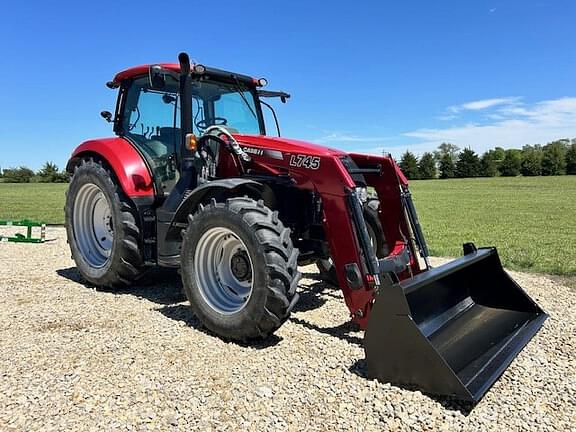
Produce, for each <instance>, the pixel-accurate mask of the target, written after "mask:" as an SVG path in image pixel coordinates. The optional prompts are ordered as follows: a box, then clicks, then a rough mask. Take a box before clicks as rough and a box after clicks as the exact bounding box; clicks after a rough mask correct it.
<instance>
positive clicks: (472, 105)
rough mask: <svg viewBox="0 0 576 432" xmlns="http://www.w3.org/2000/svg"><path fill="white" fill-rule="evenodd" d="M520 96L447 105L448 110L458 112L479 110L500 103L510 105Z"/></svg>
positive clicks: (499, 104)
mask: <svg viewBox="0 0 576 432" xmlns="http://www.w3.org/2000/svg"><path fill="white" fill-rule="evenodd" d="M519 99H520V98H518V97H504V98H493V99H482V100H477V101H472V102H466V103H464V104H462V105H453V106H450V107H448V112H451V113H460V112H462V111H480V110H485V109H488V108H494V107H496V106H501V105H510V104H514V103H516V102H517V101H518V100H519Z"/></svg>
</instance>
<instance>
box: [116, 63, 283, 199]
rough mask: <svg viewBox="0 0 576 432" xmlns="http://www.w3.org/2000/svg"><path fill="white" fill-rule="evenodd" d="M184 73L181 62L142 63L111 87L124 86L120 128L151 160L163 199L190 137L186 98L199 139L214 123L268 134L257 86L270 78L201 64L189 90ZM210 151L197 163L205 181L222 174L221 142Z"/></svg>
mask: <svg viewBox="0 0 576 432" xmlns="http://www.w3.org/2000/svg"><path fill="white" fill-rule="evenodd" d="M178 71H179V65H174V64H169V65H151V66H148V67H146V66H140V67H136V68H132V69H128V70H126V71H123V72H121V73H119V74H118V75H116V77H115V79H114V81H112V82H111V83H109V86H110V87H120V92H119V97H118V103H117V107H116V118H115V120H114V131H115V132H116V134H117V135H119V136H122V137H124V138H126V139H128V140H130V141H131V142H132V143H133V144H134V146H135V147H136V148H137V149H138V150H139V152H140V153H141V154H142V156H143V157H144V158H145V160H146V163H147V164H148V165H149V167H150V169H151V171H152V172H153V173H154V178H155V179H156V188H157V194H158V196H159V198H160V199H161V200H162V199H163V198H165V197H167V196H168V195H169V194H170V192H171V190H172V189H173V188H174V186H175V184H176V183H177V181H178V179H179V177H180V165H181V163H182V159H183V147H182V146H183V144H184V140H185V134H183V133H182V120H181V117H182V104H183V97H185V98H187V99H188V100H187V101H186V102H185V103H188V104H190V105H191V110H190V112H189V113H187V114H186V115H187V116H188V117H189V122H190V128H189V131H188V133H191V134H193V135H194V136H195V137H200V136H201V135H202V134H204V132H205V131H206V130H207V129H208V128H209V127H211V126H220V127H221V128H223V129H225V130H227V131H228V132H229V133H232V134H238V133H241V134H249V135H265V134H266V130H265V125H264V117H263V115H262V108H261V104H260V99H259V96H260V94H259V92H258V90H257V88H258V87H259V86H261V85H263V84H264V83H265V80H262V79H261V80H256V79H252V78H250V77H247V76H243V75H238V74H233V73H231V72H225V71H221V70H217V69H209V68H205V67H204V66H201V65H195V66H194V67H193V68H192V71H193V73H192V79H191V80H190V82H189V84H188V85H187V86H186V88H185V89H184V92H183V91H182V90H183V89H182V88H181V86H180V78H179V75H178V74H177V72H178ZM183 95H184V96H183ZM272 96H278V97H281V98H283V99H284V100H285V98H286V96H288V97H289V95H287V94H286V93H280V92H267V93H264V94H263V95H262V97H272ZM266 105H267V106H269V105H268V104H266ZM274 118H276V117H275V115H274ZM205 152H206V155H205V157H203V158H198V160H196V161H195V162H196V163H195V165H196V166H195V168H196V171H197V172H198V173H199V174H200V178H201V179H202V178H205V177H206V176H209V177H215V176H216V173H215V168H216V166H217V165H218V158H219V155H220V144H219V143H218V142H216V141H214V140H209V142H208V143H207V145H206V147H205ZM203 172H205V174H204V175H202V173H203ZM206 173H207V174H206Z"/></svg>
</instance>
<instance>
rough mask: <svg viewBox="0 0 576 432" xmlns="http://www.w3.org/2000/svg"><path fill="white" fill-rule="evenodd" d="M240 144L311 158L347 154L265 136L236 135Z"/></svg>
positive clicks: (302, 142)
mask: <svg viewBox="0 0 576 432" xmlns="http://www.w3.org/2000/svg"><path fill="white" fill-rule="evenodd" d="M234 137H235V138H236V139H237V140H238V142H239V143H240V144H241V145H243V144H246V145H249V146H253V147H257V148H261V149H263V150H275V151H280V152H282V153H299V154H305V155H309V156H336V157H339V156H345V155H346V154H347V153H345V152H343V151H341V150H337V149H333V148H330V147H324V146H321V145H318V144H312V143H308V142H305V141H297V140H293V139H288V138H280V137H269V136H264V135H243V134H234Z"/></svg>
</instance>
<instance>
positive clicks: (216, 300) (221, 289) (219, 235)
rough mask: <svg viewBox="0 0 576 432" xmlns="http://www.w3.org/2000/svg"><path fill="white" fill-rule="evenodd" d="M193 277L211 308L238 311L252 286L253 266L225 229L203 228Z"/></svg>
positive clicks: (234, 237) (244, 251)
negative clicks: (204, 229) (205, 229)
mask: <svg viewBox="0 0 576 432" xmlns="http://www.w3.org/2000/svg"><path fill="white" fill-rule="evenodd" d="M194 270H195V271H194V277H195V282H196V285H197V286H198V288H199V290H200V294H201V295H202V298H203V299H204V300H205V301H206V303H208V305H209V306H210V307H211V308H212V309H214V310H215V311H217V312H219V313H221V314H223V315H231V314H234V313H237V312H239V311H241V310H242V309H243V308H244V307H245V306H246V304H247V303H248V300H249V299H250V296H251V295H252V288H253V285H254V281H253V279H254V277H253V275H254V267H253V266H252V259H251V258H250V254H249V253H248V250H247V248H246V245H245V244H244V242H243V241H242V240H240V238H239V237H238V236H237V235H236V234H234V232H232V231H231V230H229V229H228V228H223V227H217V228H211V229H209V230H208V231H206V232H205V233H204V234H203V235H202V237H201V238H200V240H199V241H198V244H197V246H196V253H195V255H194Z"/></svg>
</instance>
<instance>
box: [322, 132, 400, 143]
mask: <svg viewBox="0 0 576 432" xmlns="http://www.w3.org/2000/svg"><path fill="white" fill-rule="evenodd" d="M390 139H392V138H390V137H374V136H362V135H356V134H350V133H346V132H330V133H328V134H327V135H324V136H323V137H320V138H317V139H315V140H314V142H317V143H320V144H330V143H356V142H364V143H365V142H371V143H375V142H383V141H387V140H390Z"/></svg>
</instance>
